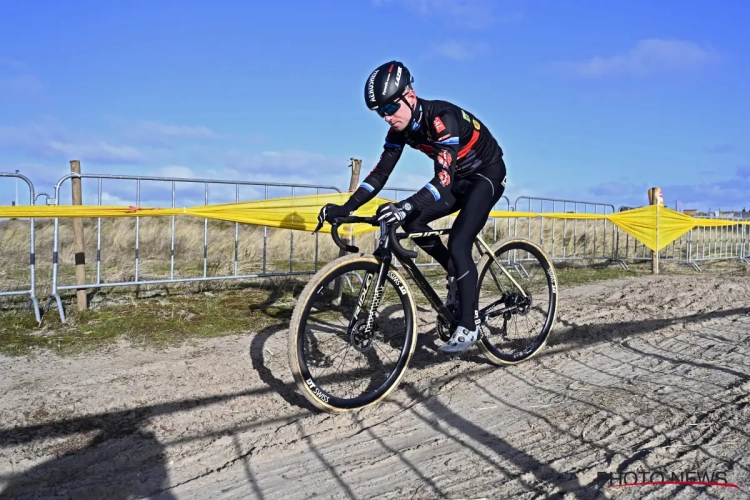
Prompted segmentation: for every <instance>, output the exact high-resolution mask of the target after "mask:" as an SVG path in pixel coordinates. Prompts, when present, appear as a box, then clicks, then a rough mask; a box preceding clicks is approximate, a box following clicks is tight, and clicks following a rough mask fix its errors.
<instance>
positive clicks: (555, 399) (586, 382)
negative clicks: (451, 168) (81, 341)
mask: <svg viewBox="0 0 750 500" xmlns="http://www.w3.org/2000/svg"><path fill="white" fill-rule="evenodd" d="M433 318H434V315H432V314H424V315H423V317H422V320H421V331H422V332H425V335H423V336H422V337H421V340H420V344H419V346H418V352H417V354H416V357H415V359H414V362H413V363H412V365H411V368H410V370H409V371H408V372H407V374H406V376H405V379H404V382H403V383H402V385H401V386H400V388H399V389H398V390H397V391H395V392H394V393H393V394H392V395H391V396H390V397H389V398H388V399H387V400H386V401H385V402H383V403H381V404H380V405H378V406H376V407H374V408H369V409H366V410H363V411H361V412H359V413H354V414H352V413H350V414H345V415H339V416H333V415H328V414H322V413H316V412H315V411H314V410H313V409H312V408H311V407H310V406H309V405H308V404H307V403H306V401H305V400H304V399H303V398H302V397H301V396H299V395H297V393H296V392H295V390H294V387H293V384H292V377H291V374H290V372H289V368H288V366H287V358H286V330H285V326H286V325H277V326H275V327H271V328H268V329H266V330H263V331H261V332H259V333H257V334H248V335H246V336H241V337H234V338H222V339H214V340H210V341H205V342H201V343H200V344H196V345H191V346H186V347H182V348H179V349H170V350H167V351H143V350H136V349H131V348H128V347H126V346H117V347H116V348H113V349H111V350H110V351H108V352H106V353H102V354H99V355H96V356H87V357H79V358H58V357H56V356H54V355H50V354H41V355H39V356H37V357H34V358H20V359H19V358H0V370H1V371H2V374H3V377H2V380H1V381H0V390H1V391H2V394H3V397H2V399H0V426H1V428H0V491H2V493H1V494H2V495H3V496H4V497H11V498H39V497H44V498H74V499H78V498H108V499H120V498H122V499H125V498H144V497H145V498H178V499H187V498H284V499H287V498H290V499H293V498H309V497H316V496H320V497H325V498H373V497H378V498H399V499H402V498H483V497H484V498H549V497H565V498H694V497H699V496H700V497H708V498H747V497H748V492H750V458H748V456H749V455H750V394H748V392H749V391H750V282H748V281H747V280H741V279H734V280H732V279H717V278H712V277H710V276H702V275H696V276H678V277H667V276H664V277H645V278H638V279H627V280H617V281H609V282H602V283H597V284H593V285H585V286H581V287H577V288H572V289H566V290H562V295H561V300H560V315H559V322H558V324H557V326H556V329H555V331H554V333H553V335H552V338H551V340H550V343H549V345H548V347H547V348H546V349H545V351H544V352H543V353H541V354H540V355H538V356H537V357H536V358H534V359H532V360H530V361H528V362H526V363H522V364H520V365H517V366H513V367H505V368H498V367H494V366H492V365H489V364H488V363H486V362H485V361H484V360H483V359H482V357H481V355H480V354H479V350H478V349H476V348H474V350H473V351H472V352H471V353H470V354H469V355H468V356H465V357H464V358H463V359H461V360H448V359H447V358H445V357H443V356H442V355H440V354H439V353H438V352H436V348H437V345H438V344H437V343H436V334H435V331H434V323H433ZM644 471H645V473H646V478H645V479H646V480H647V481H648V480H655V481H658V480H661V479H662V478H661V477H660V476H659V473H662V474H664V475H667V476H669V475H670V474H672V473H674V474H677V475H679V474H680V473H682V474H686V473H689V474H690V475H689V476H687V477H688V479H690V480H699V479H700V480H711V479H714V480H715V481H724V482H728V483H734V484H737V485H738V486H739V488H729V487H719V486H708V487H707V486H701V487H696V486H684V485H652V486H631V487H611V486H610V485H611V484H612V483H614V484H618V481H617V479H616V477H617V476H620V477H624V480H625V481H626V482H629V483H633V482H640V481H642V480H643V479H644V478H643V473H644ZM628 472H630V473H631V474H630V475H629V476H626V473H628ZM603 473H614V474H615V476H616V477H615V479H614V480H613V481H612V483H610V482H608V481H607V480H606V478H605V477H604V476H600V474H603ZM632 473H638V477H637V478H636V477H634V475H633V474H632ZM653 474H656V475H655V476H654V475H653ZM722 474H723V475H722ZM669 478H670V477H667V478H666V479H669Z"/></svg>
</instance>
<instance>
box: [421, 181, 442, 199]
mask: <svg viewBox="0 0 750 500" xmlns="http://www.w3.org/2000/svg"><path fill="white" fill-rule="evenodd" d="M424 187H426V188H427V189H429V190H430V193H432V196H433V197H434V198H435V201H438V200H439V199H440V193H438V190H437V189H435V186H433V185H432V184H430V183H429V182H428V183H427V184H425V185H424Z"/></svg>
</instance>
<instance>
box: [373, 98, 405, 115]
mask: <svg viewBox="0 0 750 500" xmlns="http://www.w3.org/2000/svg"><path fill="white" fill-rule="evenodd" d="M399 108H401V103H400V102H398V101H396V102H389V103H388V104H383V105H382V106H380V107H379V108H377V109H376V110H375V112H376V113H377V114H378V116H380V117H381V118H382V117H384V116H390V115H392V114H393V113H395V112H396V111H398V110H399Z"/></svg>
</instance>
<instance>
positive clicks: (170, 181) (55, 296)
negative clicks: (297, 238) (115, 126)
mask: <svg viewBox="0 0 750 500" xmlns="http://www.w3.org/2000/svg"><path fill="white" fill-rule="evenodd" d="M72 178H80V179H81V182H82V184H83V182H84V179H94V180H96V181H97V193H98V194H97V201H96V205H102V193H103V190H102V181H104V180H110V181H134V182H135V184H136V186H135V187H136V192H135V204H136V206H140V204H141V186H142V184H143V183H145V182H152V181H153V182H156V183H160V184H161V185H162V186H163V185H164V183H167V185H168V186H169V187H170V188H171V197H172V203H171V206H172V208H175V195H176V188H177V185H178V184H179V185H187V186H195V185H202V187H203V198H204V204H205V205H209V186H210V185H218V186H225V187H226V186H229V187H234V190H235V201H236V202H239V201H240V187H242V186H245V187H259V188H262V189H263V191H264V197H263V198H261V199H268V198H269V195H268V192H269V188H285V189H290V190H291V196H296V195H302V194H312V193H300V192H299V191H300V190H303V189H311V190H314V192H315V193H317V194H319V193H320V191H321V190H327V191H335V192H341V191H340V190H339V189H338V188H336V187H335V186H319V185H313V184H287V183H271V182H249V181H232V180H216V179H192V178H176V177H150V176H129V175H102V174H76V173H72V174H68V175H66V176H64V177H62V178H61V179H60V180H59V181H58V182H57V184H56V185H55V198H54V200H53V204H56V205H60V203H61V198H60V197H61V192H62V191H61V189H62V187H63V185H64V184H65V183H66V182H67V181H68V180H70V179H72ZM82 189H83V188H82ZM287 196H288V195H287ZM272 197H276V196H272ZM244 199H246V198H244ZM214 203H216V202H214ZM84 204H86V205H91V203H86V202H85V201H84ZM175 218H176V216H171V229H170V238H171V241H170V256H169V278H162V279H142V278H141V276H140V267H139V265H140V255H139V254H140V252H139V249H140V231H139V229H140V217H139V216H136V217H135V235H134V238H135V252H134V261H133V262H134V275H133V279H130V280H119V281H113V282H104V281H102V277H101V263H102V259H101V256H102V246H101V243H102V240H101V230H102V221H101V218H97V240H96V280H95V281H93V282H90V281H87V282H86V283H85V284H63V283H61V282H60V281H61V278H60V272H59V254H60V237H59V219H57V218H56V219H55V222H54V241H53V257H52V259H53V260H52V291H51V293H50V295H49V297H48V300H47V303H48V304H49V303H50V302H51V301H53V300H54V302H55V303H56V305H57V309H58V311H59V313H60V320H61V321H62V322H65V311H64V307H63V304H62V300H61V298H60V291H62V290H78V289H88V288H102V287H118V286H134V285H152V284H165V283H185V282H205V281H213V280H226V279H250V278H268V277H274V276H293V275H304V274H313V273H315V272H317V270H318V256H319V240H318V235H317V234H316V238H315V258H314V270H301V271H295V270H294V231H293V230H291V229H290V230H288V231H289V270H288V271H283V272H269V271H268V228H267V227H263V252H262V266H261V272H259V273H239V226H240V223H239V222H236V223H235V231H234V257H233V272H232V274H224V275H209V273H208V253H209V244H208V219H205V218H204V221H203V272H202V276H195V277H181V278H177V277H175Z"/></svg>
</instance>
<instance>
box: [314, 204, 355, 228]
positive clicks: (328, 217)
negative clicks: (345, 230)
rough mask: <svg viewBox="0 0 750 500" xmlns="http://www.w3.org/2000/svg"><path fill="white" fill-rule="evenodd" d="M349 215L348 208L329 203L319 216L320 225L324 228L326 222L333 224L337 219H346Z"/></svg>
mask: <svg viewBox="0 0 750 500" xmlns="http://www.w3.org/2000/svg"><path fill="white" fill-rule="evenodd" d="M348 215H349V210H347V209H346V208H344V207H342V206H339V205H334V204H333V203H328V204H326V205H324V206H323V208H321V209H320V213H319V214H318V224H319V225H321V226H322V225H323V222H324V221H325V222H328V223H329V224H333V222H334V221H335V220H336V218H338V217H346V216H348Z"/></svg>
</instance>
